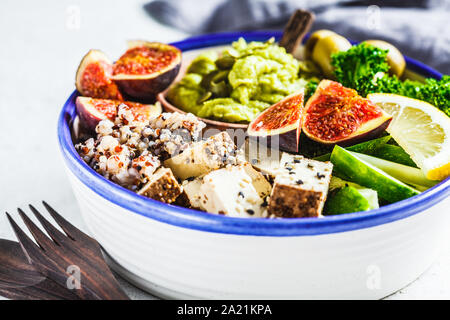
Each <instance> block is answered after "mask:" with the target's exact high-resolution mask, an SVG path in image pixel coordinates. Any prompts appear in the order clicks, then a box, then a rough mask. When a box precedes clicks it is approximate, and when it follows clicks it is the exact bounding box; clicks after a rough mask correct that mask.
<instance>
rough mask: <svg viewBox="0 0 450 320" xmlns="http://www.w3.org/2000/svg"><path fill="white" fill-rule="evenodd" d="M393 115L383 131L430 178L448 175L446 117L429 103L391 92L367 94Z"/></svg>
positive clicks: (449, 151)
mask: <svg viewBox="0 0 450 320" xmlns="http://www.w3.org/2000/svg"><path fill="white" fill-rule="evenodd" d="M367 98H369V99H370V100H371V101H372V102H374V103H376V104H377V105H378V106H380V107H381V108H383V109H384V110H385V111H386V112H387V113H389V114H391V115H392V116H393V119H392V122H391V123H390V125H389V127H388V128H387V131H388V132H389V133H390V134H391V136H392V137H393V138H394V139H395V141H396V142H397V143H398V144H399V145H400V146H401V147H402V148H403V149H405V151H406V152H407V153H408V154H409V155H410V156H411V159H412V160H413V161H414V162H415V163H416V164H417V166H418V167H419V168H421V169H422V170H423V172H424V174H425V175H426V177H427V178H428V179H430V180H443V179H445V178H447V177H448V176H449V175H450V118H449V117H448V116H447V115H446V114H445V113H443V112H442V111H440V110H439V109H438V108H436V107H434V106H433V105H431V104H429V103H426V102H423V101H420V100H416V99H411V98H407V97H403V96H399V95H395V94H385V93H374V94H369V95H368V96H367Z"/></svg>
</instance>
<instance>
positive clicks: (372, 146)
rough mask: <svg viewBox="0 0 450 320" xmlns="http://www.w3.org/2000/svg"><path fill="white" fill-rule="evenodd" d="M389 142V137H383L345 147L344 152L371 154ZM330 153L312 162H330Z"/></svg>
mask: <svg viewBox="0 0 450 320" xmlns="http://www.w3.org/2000/svg"><path fill="white" fill-rule="evenodd" d="M390 140H391V136H384V137H381V138H377V139H373V140H369V141H365V142H361V143H358V144H355V145H353V146H351V147H346V148H345V149H346V150H349V151H354V152H359V153H364V154H373V153H374V152H375V150H377V149H378V148H380V147H381V146H383V145H385V144H386V143H388V142H389V141H390ZM330 157H331V153H327V154H324V155H321V156H318V157H315V158H314V160H318V161H330Z"/></svg>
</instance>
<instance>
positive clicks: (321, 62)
mask: <svg viewBox="0 0 450 320" xmlns="http://www.w3.org/2000/svg"><path fill="white" fill-rule="evenodd" d="M351 46H352V45H351V43H350V42H349V41H348V40H347V39H346V38H344V37H343V36H340V35H338V34H333V35H330V36H328V37H325V38H322V39H319V40H318V41H317V43H316V45H315V46H314V50H313V54H312V59H313V61H314V62H315V63H316V64H317V65H318V66H319V67H320V69H322V72H323V73H324V75H325V76H326V77H328V78H330V79H332V78H333V77H334V74H333V66H332V65H331V55H332V54H333V53H336V52H339V51H347V50H348V49H350V48H351Z"/></svg>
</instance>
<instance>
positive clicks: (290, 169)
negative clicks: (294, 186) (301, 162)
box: [286, 167, 294, 171]
mask: <svg viewBox="0 0 450 320" xmlns="http://www.w3.org/2000/svg"><path fill="white" fill-rule="evenodd" d="M286 170H287V171H292V170H294V169H293V168H291V167H286Z"/></svg>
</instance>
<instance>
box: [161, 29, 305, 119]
mask: <svg viewBox="0 0 450 320" xmlns="http://www.w3.org/2000/svg"><path fill="white" fill-rule="evenodd" d="M301 70H302V66H301V62H300V61H298V60H296V59H295V58H294V57H293V56H292V55H290V54H288V53H286V50H285V49H284V48H282V47H280V46H278V45H277V44H275V43H274V41H273V39H271V40H269V41H267V42H249V43H247V42H246V41H245V40H244V39H243V38H241V39H239V40H238V41H236V42H234V43H233V44H232V46H231V47H230V48H228V49H226V50H224V51H223V52H222V53H221V54H218V53H217V52H215V51H210V52H205V53H203V54H201V55H199V56H198V57H197V58H195V59H194V61H193V62H192V63H191V65H190V66H189V68H188V70H187V74H186V75H185V77H184V78H183V79H182V80H181V81H180V82H179V83H178V84H176V85H175V86H173V87H172V88H171V89H170V90H169V94H168V98H169V100H170V101H171V102H172V103H173V104H174V105H176V106H177V107H179V108H181V109H183V110H185V111H187V112H191V113H193V114H195V115H197V116H199V117H202V118H208V119H216V120H221V121H226V122H241V123H248V122H250V121H251V120H253V119H254V118H255V116H256V115H257V114H258V113H260V112H261V111H263V110H264V109H266V108H267V107H269V106H271V105H272V104H274V103H276V102H278V101H280V100H281V99H282V98H284V97H285V96H287V95H289V94H292V93H294V92H296V91H298V90H300V89H302V88H304V87H305V86H306V84H307V82H308V81H307V80H306V79H304V78H302V77H299V72H300V71H301Z"/></svg>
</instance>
